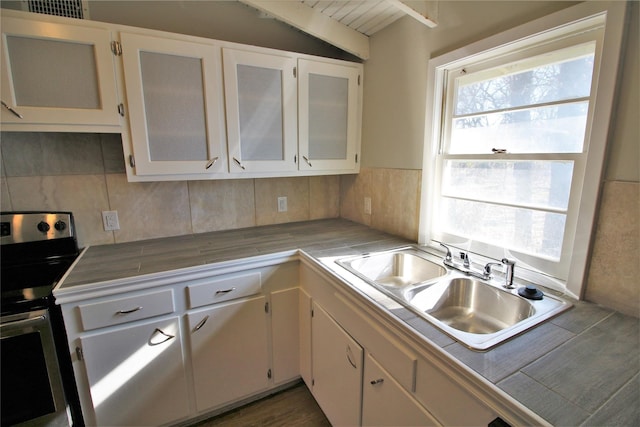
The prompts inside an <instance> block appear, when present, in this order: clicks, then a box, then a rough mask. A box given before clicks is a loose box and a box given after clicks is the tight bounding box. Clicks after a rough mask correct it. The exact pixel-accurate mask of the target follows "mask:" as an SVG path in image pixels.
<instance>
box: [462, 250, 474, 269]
mask: <svg viewBox="0 0 640 427" xmlns="http://www.w3.org/2000/svg"><path fill="white" fill-rule="evenodd" d="M460 259H461V260H462V265H463V266H464V267H465V268H469V267H470V266H471V260H470V259H469V254H468V253H466V252H460Z"/></svg>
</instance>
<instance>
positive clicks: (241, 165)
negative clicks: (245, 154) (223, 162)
mask: <svg viewBox="0 0 640 427" xmlns="http://www.w3.org/2000/svg"><path fill="white" fill-rule="evenodd" d="M233 161H234V162H236V164H237V165H238V166H240V167H241V168H242V170H244V169H246V168H245V167H244V165H243V164H242V163H241V162H240V160H238V159H236V158H235V157H234V158H233Z"/></svg>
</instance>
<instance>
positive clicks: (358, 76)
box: [358, 74, 360, 86]
mask: <svg viewBox="0 0 640 427" xmlns="http://www.w3.org/2000/svg"><path fill="white" fill-rule="evenodd" d="M358 86H360V74H358Z"/></svg>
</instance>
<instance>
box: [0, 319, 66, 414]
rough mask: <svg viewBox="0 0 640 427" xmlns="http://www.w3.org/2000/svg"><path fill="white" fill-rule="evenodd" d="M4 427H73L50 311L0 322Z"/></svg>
mask: <svg viewBox="0 0 640 427" xmlns="http://www.w3.org/2000/svg"><path fill="white" fill-rule="evenodd" d="M0 338H1V342H0V348H1V349H2V351H1V353H0V356H1V359H2V366H1V372H2V376H1V382H2V390H1V392H2V394H1V397H0V398H1V404H2V415H1V417H2V425H3V426H11V425H16V424H21V423H24V424H25V425H29V426H35V425H47V424H52V423H55V425H70V417H69V415H68V411H67V405H66V402H65V398H64V391H63V388H62V379H61V376H60V370H59V368H58V360H57V357H56V351H55V345H54V341H53V334H52V332H51V322H50V319H49V311H48V310H37V311H32V312H28V313H23V314H15V315H10V316H5V317H2V318H1V319H0Z"/></svg>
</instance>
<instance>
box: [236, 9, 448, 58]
mask: <svg viewBox="0 0 640 427" xmlns="http://www.w3.org/2000/svg"><path fill="white" fill-rule="evenodd" d="M239 1H241V2H242V3H245V4H247V5H249V6H251V7H254V8H256V9H258V10H259V11H261V12H263V13H265V14H267V15H269V16H271V17H274V18H275V19H278V20H280V21H282V22H285V23H287V24H289V25H291V26H293V27H296V28H298V29H299V30H301V31H304V32H306V33H308V34H311V35H312V36H314V37H317V38H319V39H321V40H324V41H326V42H328V43H331V44H333V45H334V46H337V47H339V48H341V49H343V50H345V51H347V52H349V53H351V54H353V55H355V56H357V57H359V58H361V59H365V60H366V59H368V58H369V36H371V35H372V34H375V33H376V32H378V31H380V30H382V29H383V28H385V27H386V26H387V25H389V24H392V23H393V22H395V21H396V20H398V19H400V18H402V17H403V16H407V15H408V16H411V17H412V18H414V19H416V20H418V21H419V22H421V23H423V24H424V25H426V26H428V27H430V28H433V27H435V26H436V25H437V24H436V22H435V21H433V20H432V19H431V18H429V17H427V16H425V15H424V14H422V13H420V12H418V11H417V10H415V9H414V8H413V7H412V5H413V6H415V4H422V5H426V3H427V1H426V0H239Z"/></svg>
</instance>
